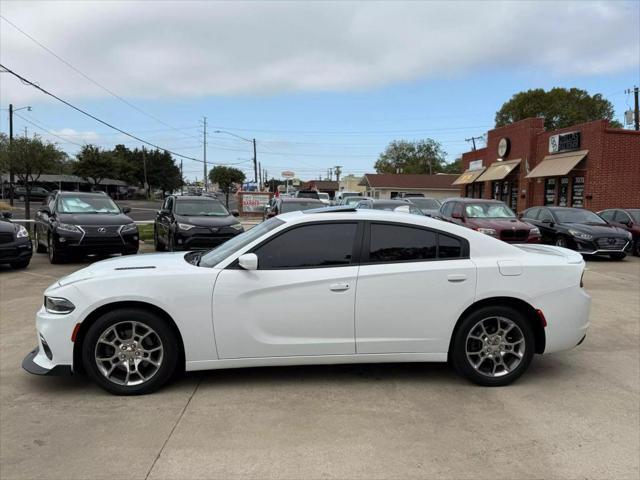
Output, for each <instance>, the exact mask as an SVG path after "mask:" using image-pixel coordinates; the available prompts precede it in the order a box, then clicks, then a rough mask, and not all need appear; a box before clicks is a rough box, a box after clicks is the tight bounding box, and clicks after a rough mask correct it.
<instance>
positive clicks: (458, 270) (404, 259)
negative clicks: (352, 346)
mask: <svg viewBox="0 0 640 480" xmlns="http://www.w3.org/2000/svg"><path fill="white" fill-rule="evenodd" d="M468 255H469V247H468V243H467V242H466V241H465V240H464V239H461V238H457V237H454V236H452V235H449V234H445V233H442V232H438V231H436V230H430V229H426V228H421V227H413V226H407V225H400V224H394V223H371V224H370V229H369V234H366V233H365V242H364V245H363V257H362V263H361V265H360V272H359V274H358V294H357V298H356V350H357V352H358V353H446V352H447V351H448V349H449V340H450V336H451V332H452V330H453V327H454V325H455V323H456V322H457V320H458V318H459V316H460V314H461V313H462V310H463V309H464V306H465V305H469V304H471V303H472V302H473V299H474V296H475V287H476V267H475V265H474V264H473V262H472V261H471V260H469V258H468Z"/></svg>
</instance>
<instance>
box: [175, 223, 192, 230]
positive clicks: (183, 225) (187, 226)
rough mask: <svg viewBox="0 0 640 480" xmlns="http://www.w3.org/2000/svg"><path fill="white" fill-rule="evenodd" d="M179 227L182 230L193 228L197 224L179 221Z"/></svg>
mask: <svg viewBox="0 0 640 480" xmlns="http://www.w3.org/2000/svg"><path fill="white" fill-rule="evenodd" d="M178 228H179V229H180V230H191V229H192V228H195V225H189V224H188V223H179V224H178Z"/></svg>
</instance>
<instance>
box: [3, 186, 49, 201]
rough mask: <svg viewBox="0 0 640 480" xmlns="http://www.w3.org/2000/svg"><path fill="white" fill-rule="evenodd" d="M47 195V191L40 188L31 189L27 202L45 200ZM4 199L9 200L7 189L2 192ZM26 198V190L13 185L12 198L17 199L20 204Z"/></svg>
mask: <svg viewBox="0 0 640 480" xmlns="http://www.w3.org/2000/svg"><path fill="white" fill-rule="evenodd" d="M47 195H49V190H47V189H46V188H42V187H31V192H30V193H29V200H42V199H44V198H47ZM4 196H5V198H9V188H5V191H4ZM26 197H27V189H26V188H25V187H24V186H23V185H14V187H13V198H16V199H18V200H19V201H20V202H24V199H25V198H26Z"/></svg>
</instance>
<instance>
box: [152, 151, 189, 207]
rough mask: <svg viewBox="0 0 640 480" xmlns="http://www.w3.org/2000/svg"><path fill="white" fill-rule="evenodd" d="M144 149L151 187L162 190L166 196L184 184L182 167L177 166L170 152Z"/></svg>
mask: <svg viewBox="0 0 640 480" xmlns="http://www.w3.org/2000/svg"><path fill="white" fill-rule="evenodd" d="M143 151H144V154H145V159H144V161H145V162H146V168H147V182H148V183H149V188H154V189H159V190H162V196H163V197H164V196H165V195H166V193H167V192H172V191H174V190H177V189H178V188H180V187H181V186H182V177H181V176H180V168H178V167H177V166H176V164H175V162H174V161H173V157H171V154H170V153H169V152H166V151H160V150H145V149H144V147H143Z"/></svg>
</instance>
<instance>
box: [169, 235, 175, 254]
mask: <svg viewBox="0 0 640 480" xmlns="http://www.w3.org/2000/svg"><path fill="white" fill-rule="evenodd" d="M167 250H169V251H170V252H175V251H176V244H175V239H174V238H173V234H172V233H171V232H169V245H168V246H167Z"/></svg>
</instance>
